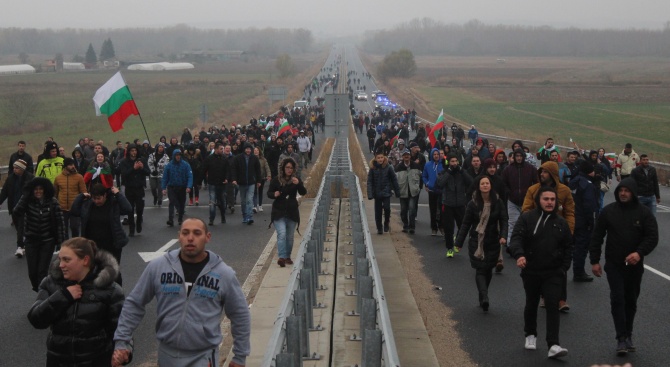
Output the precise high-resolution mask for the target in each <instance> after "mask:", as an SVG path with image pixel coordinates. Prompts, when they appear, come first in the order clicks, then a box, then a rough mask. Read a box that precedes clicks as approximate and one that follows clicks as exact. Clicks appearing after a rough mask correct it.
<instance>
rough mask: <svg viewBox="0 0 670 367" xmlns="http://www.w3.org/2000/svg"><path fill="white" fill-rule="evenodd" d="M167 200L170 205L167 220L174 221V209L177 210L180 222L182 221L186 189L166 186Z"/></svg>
mask: <svg viewBox="0 0 670 367" xmlns="http://www.w3.org/2000/svg"><path fill="white" fill-rule="evenodd" d="M167 192H168V199H170V205H169V206H168V219H169V220H173V219H174V209H175V207H176V208H177V217H178V219H179V221H180V222H181V221H182V220H183V219H184V210H185V206H186V187H183V186H168V189H167Z"/></svg>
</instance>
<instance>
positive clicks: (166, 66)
mask: <svg viewBox="0 0 670 367" xmlns="http://www.w3.org/2000/svg"><path fill="white" fill-rule="evenodd" d="M193 68H195V66H193V64H191V63H188V62H154V63H149V64H133V65H130V66H128V70H143V71H169V70H185V69H193Z"/></svg>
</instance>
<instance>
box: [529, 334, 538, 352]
mask: <svg viewBox="0 0 670 367" xmlns="http://www.w3.org/2000/svg"><path fill="white" fill-rule="evenodd" d="M526 349H528V350H535V349H537V337H536V336H535V335H528V336H527V337H526Z"/></svg>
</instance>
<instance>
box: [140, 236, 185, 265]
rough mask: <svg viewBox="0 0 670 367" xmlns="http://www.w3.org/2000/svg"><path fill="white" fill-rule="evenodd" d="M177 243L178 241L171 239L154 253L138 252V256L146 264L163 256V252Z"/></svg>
mask: <svg viewBox="0 0 670 367" xmlns="http://www.w3.org/2000/svg"><path fill="white" fill-rule="evenodd" d="M177 242H179V240H178V239H176V238H175V239H172V240H170V241H168V243H166V244H165V245H163V247H161V248H159V249H158V250H156V251H155V252H138V254H139V255H140V257H141V258H142V260H144V262H145V263H148V262H149V261H151V260H153V259H156V258H158V257H161V256H163V254H165V252H166V251H167V250H169V249H170V247H172V246H173V245H174V244H175V243H177Z"/></svg>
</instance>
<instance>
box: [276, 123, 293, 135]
mask: <svg viewBox="0 0 670 367" xmlns="http://www.w3.org/2000/svg"><path fill="white" fill-rule="evenodd" d="M290 130H291V125H289V124H288V120H287V119H283V120H282V123H281V125H279V130H278V131H277V136H281V135H282V134H283V133H285V132H287V131H290Z"/></svg>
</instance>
